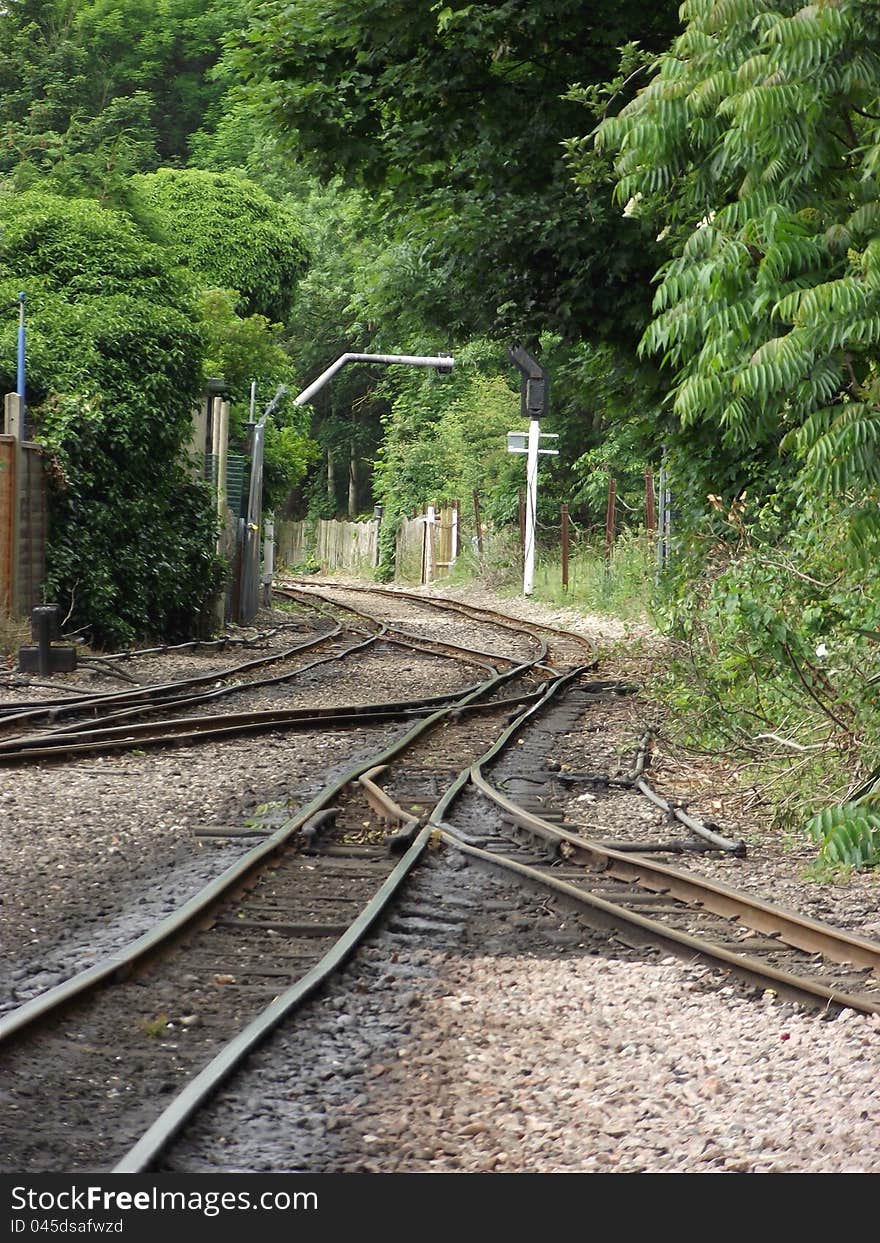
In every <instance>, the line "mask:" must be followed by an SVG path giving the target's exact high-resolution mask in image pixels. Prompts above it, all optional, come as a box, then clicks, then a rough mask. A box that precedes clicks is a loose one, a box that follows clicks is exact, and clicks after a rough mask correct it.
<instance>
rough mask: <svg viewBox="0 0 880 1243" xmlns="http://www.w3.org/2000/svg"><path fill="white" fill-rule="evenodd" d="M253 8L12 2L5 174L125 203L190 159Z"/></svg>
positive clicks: (7, 26)
mask: <svg viewBox="0 0 880 1243" xmlns="http://www.w3.org/2000/svg"><path fill="white" fill-rule="evenodd" d="M244 8H245V5H244V0H137V2H136V3H134V2H132V0H121V2H120V0H113V2H112V3H110V2H109V0H9V2H8V3H7V4H6V5H5V6H4V11H3V20H2V22H0V131H2V132H3V134H4V135H5V140H6V141H5V146H4V147H3V148H0V171H2V172H7V173H8V172H13V171H15V173H16V178H17V180H18V183H19V184H22V179H23V180H24V182H25V183H27V182H28V181H29V179H30V178H32V175H33V174H34V173H35V172H36V173H40V174H44V175H45V174H47V173H51V174H52V176H53V179H54V181H55V187H56V188H58V186H63V187H64V188H65V189H66V190H67V191H68V192H70V193H74V194H82V193H83V192H84V191H85V192H88V190H89V189H91V190H94V191H95V192H97V193H101V194H105V193H107V192H108V191H111V192H112V193H114V194H115V193H116V192H117V191H119V190H120V189H121V187H122V183H123V182H124V179H125V177H126V176H127V175H128V174H130V173H131V172H132V171H135V170H137V169H149V168H154V167H156V165H157V164H159V163H160V162H161V161H162V160H164V159H180V158H181V157H182V156H184V155H185V153H186V148H187V141H188V138H189V135H190V134H191V133H192V131H193V130H195V129H197V128H198V127H199V125H201V124H202V122H203V120H204V116H205V113H206V112H207V111H209V110H210V109H211V108H212V107H213V106H215V105H216V104H217V103H218V101H219V99H220V97H221V95H222V92H223V87H222V85H221V84H219V83H215V82H214V80H213V79H212V77H211V76H210V73H209V71H210V69H211V67H212V66H213V64H214V63H215V62H216V60H217V59H218V57H219V54H220V41H221V38H222V37H223V36H224V34H226V33H231V32H232V31H234V30H235V28H236V25H237V24H239V23H241V22H242V21H243V20H244Z"/></svg>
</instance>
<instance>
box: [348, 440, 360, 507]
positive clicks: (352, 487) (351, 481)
mask: <svg viewBox="0 0 880 1243" xmlns="http://www.w3.org/2000/svg"><path fill="white" fill-rule="evenodd" d="M357 512H358V477H357V457H356V455H355V448H354V441H352V442H351V447H350V452H349V458H348V516H349V518H355V517H356V516H357Z"/></svg>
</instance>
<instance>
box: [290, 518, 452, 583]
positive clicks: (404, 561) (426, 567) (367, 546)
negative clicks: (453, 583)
mask: <svg viewBox="0 0 880 1243" xmlns="http://www.w3.org/2000/svg"><path fill="white" fill-rule="evenodd" d="M460 547H461V522H460V517H459V508H458V504H457V502H455V501H447V502H444V504H443V505H440V506H434V505H428V506H426V507H425V511H424V513H421V514H416V515H415V516H414V517H413V518H404V519H403V521H402V522H401V523H400V525H399V527H398V529H397V534H396V549H395V564H396V577H397V578H400V579H403V580H405V581H407V582H418V583H431V582H434V581H435V580H436V579H438V578H443V577H445V575H447V574H448V573H449V570H450V569H451V567H452V566H453V565H454V564H455V560H456V557H457V556H458V553H459V551H460ZM276 557H277V560H278V564H279V565H281V566H286V567H288V568H289V569H297V568H300V569H302V568H306V567H310V566H315V567H318V566H319V567H320V568H321V570H322V571H331V570H350V571H352V572H353V573H360V574H363V573H365V572H366V573H368V572H369V571H371V570H372V569H374V568H375V566H376V565H377V564H378V561H379V521H378V520H377V519H373V520H371V521H368V522H338V521H336V520H335V519H332V520H330V521H325V520H323V519H320V520H317V521H309V520H304V521H299V522H293V521H282V522H279V523H278V524H277V528H276Z"/></svg>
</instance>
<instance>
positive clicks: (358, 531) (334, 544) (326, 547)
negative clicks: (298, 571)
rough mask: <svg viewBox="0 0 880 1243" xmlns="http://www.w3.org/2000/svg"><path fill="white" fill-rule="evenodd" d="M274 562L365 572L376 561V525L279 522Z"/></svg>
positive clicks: (377, 541) (367, 523) (377, 533)
mask: <svg viewBox="0 0 880 1243" xmlns="http://www.w3.org/2000/svg"><path fill="white" fill-rule="evenodd" d="M276 559H277V561H278V562H279V564H280V565H282V566H287V567H289V568H291V569H295V568H297V567H300V568H302V567H305V566H309V565H312V564H315V563H316V564H317V565H319V566H320V567H321V570H322V571H329V570H351V571H352V572H354V573H361V574H363V573H365V572H368V571H370V570H372V569H374V568H375V566H376V563H377V561H378V559H379V523H378V522H377V521H375V520H373V521H370V522H337V521H336V520H335V519H334V520H330V521H326V520H325V519H323V518H321V519H318V520H317V521H308V520H305V521H302V522H290V521H283V522H279V523H278V524H277V527H276Z"/></svg>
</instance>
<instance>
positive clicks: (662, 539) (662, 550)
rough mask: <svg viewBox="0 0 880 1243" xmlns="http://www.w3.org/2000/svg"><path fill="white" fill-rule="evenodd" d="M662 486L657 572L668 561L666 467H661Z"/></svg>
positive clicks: (659, 492)
mask: <svg viewBox="0 0 880 1243" xmlns="http://www.w3.org/2000/svg"><path fill="white" fill-rule="evenodd" d="M659 483H660V486H659V489H658V495H657V500H658V502H659V508H660V513H659V515H658V522H657V573H658V575H659V573H660V571H661V570H662V569H663V565H664V562H665V561H666V497H667V493H666V467H665V466H661V467H660V480H659Z"/></svg>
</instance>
